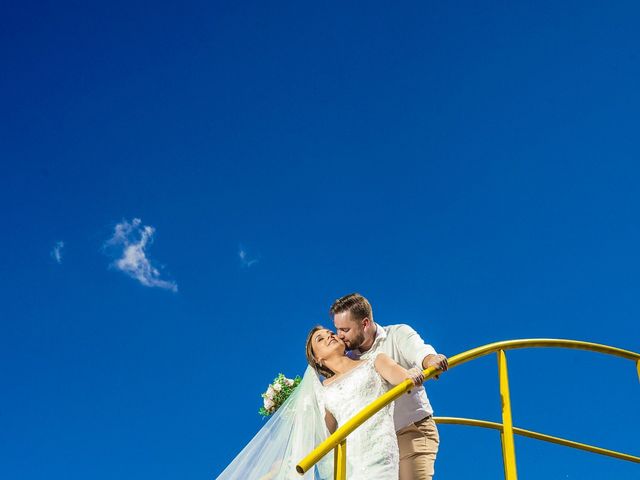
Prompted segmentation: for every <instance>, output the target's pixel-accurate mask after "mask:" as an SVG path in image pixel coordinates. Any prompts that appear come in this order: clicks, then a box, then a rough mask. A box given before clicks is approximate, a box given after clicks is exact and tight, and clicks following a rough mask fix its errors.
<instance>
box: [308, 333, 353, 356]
mask: <svg viewBox="0 0 640 480" xmlns="http://www.w3.org/2000/svg"><path fill="white" fill-rule="evenodd" d="M311 348H312V350H313V356H314V357H315V358H316V360H318V361H320V360H326V359H327V358H329V357H331V356H332V355H336V354H338V355H341V356H342V355H344V350H345V345H344V342H343V341H342V340H340V339H339V338H338V336H337V335H336V334H335V333H333V332H332V331H331V330H327V329H322V330H318V331H317V332H315V333H314V334H313V338H312V339H311Z"/></svg>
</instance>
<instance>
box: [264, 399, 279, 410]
mask: <svg viewBox="0 0 640 480" xmlns="http://www.w3.org/2000/svg"><path fill="white" fill-rule="evenodd" d="M275 406H276V404H275V403H273V400H271V399H270V398H268V397H265V399H264V408H265V410H267V411H269V410H271V409H272V408H273V407H275Z"/></svg>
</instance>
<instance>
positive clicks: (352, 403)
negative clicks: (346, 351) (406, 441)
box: [323, 356, 399, 480]
mask: <svg viewBox="0 0 640 480" xmlns="http://www.w3.org/2000/svg"><path fill="white" fill-rule="evenodd" d="M374 361H375V356H371V357H370V358H368V359H366V360H362V362H361V363H360V364H359V365H357V366H356V367H355V368H353V369H352V370H349V371H348V372H347V373H345V374H344V375H342V376H341V377H339V378H336V379H335V380H334V381H333V382H331V383H328V384H327V385H326V386H325V387H324V388H323V401H324V407H325V409H326V410H328V411H329V412H331V414H332V415H333V416H334V417H335V419H336V421H337V422H338V426H341V425H343V424H344V423H345V422H346V421H347V420H349V419H350V418H351V417H353V416H354V415H355V414H356V413H358V412H359V411H360V410H362V409H363V408H364V407H366V406H367V405H369V404H370V403H371V402H373V401H374V400H375V399H376V398H378V397H379V396H380V395H382V394H384V393H385V392H386V391H387V390H388V389H389V387H390V385H389V384H388V383H387V382H386V381H385V380H384V379H383V378H382V377H381V376H380V374H378V372H377V371H376V369H375V365H374ZM398 462H399V454H398V441H397V439H396V432H395V428H394V424H393V403H392V404H390V405H387V406H386V407H384V408H383V409H382V410H380V411H379V412H378V413H376V414H375V415H374V416H373V417H371V418H370V419H368V420H367V421H366V422H365V423H363V424H362V425H361V426H360V427H359V428H357V429H356V430H354V431H353V432H352V433H351V434H350V435H349V436H348V437H347V478H348V479H349V480H370V479H376V480H397V479H398V468H399V467H398Z"/></svg>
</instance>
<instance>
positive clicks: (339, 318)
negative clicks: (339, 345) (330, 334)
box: [333, 311, 366, 350]
mask: <svg viewBox="0 0 640 480" xmlns="http://www.w3.org/2000/svg"><path fill="white" fill-rule="evenodd" d="M365 320H366V319H365ZM333 324H334V325H335V327H336V332H337V334H338V337H339V338H340V339H341V340H342V341H344V343H345V345H346V346H347V348H348V349H349V350H354V349H356V348H359V347H360V345H362V343H363V342H364V326H363V320H360V321H358V320H356V319H355V318H353V315H352V314H351V312H349V311H346V312H340V313H336V314H335V315H334V316H333Z"/></svg>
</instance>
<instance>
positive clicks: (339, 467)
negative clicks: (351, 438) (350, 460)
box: [333, 439, 347, 480]
mask: <svg viewBox="0 0 640 480" xmlns="http://www.w3.org/2000/svg"><path fill="white" fill-rule="evenodd" d="M333 479H334V480H346V479H347V440H346V439H345V440H343V441H342V442H340V443H339V444H338V445H336V448H334V449H333Z"/></svg>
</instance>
